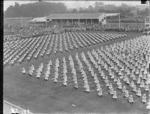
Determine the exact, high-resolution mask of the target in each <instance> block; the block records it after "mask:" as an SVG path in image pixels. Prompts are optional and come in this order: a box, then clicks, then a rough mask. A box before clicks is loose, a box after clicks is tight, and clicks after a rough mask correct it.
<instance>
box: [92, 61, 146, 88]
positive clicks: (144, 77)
mask: <svg viewBox="0 0 150 114" xmlns="http://www.w3.org/2000/svg"><path fill="white" fill-rule="evenodd" d="M92 61H93V59H92ZM96 63H97V62H96V61H94V65H95V67H97V64H96ZM106 68H107V67H106ZM107 70H109V69H107ZM119 75H121V70H120V71H119ZM131 76H134V77H133V78H134V79H135V75H131ZM122 78H123V76H122ZM141 78H143V79H144V80H146V79H147V78H146V76H145V75H144V76H143V77H141ZM127 83H128V80H127ZM141 84H142V85H141V86H142V87H143V86H144V85H143V83H141Z"/></svg>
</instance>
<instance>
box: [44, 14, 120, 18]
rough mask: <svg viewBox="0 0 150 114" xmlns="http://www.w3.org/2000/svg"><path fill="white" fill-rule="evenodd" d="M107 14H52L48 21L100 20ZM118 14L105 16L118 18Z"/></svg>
mask: <svg viewBox="0 0 150 114" xmlns="http://www.w3.org/2000/svg"><path fill="white" fill-rule="evenodd" d="M102 15H105V13H68V14H50V15H49V16H47V18H48V19H50V20H52V19H99V18H100V17H101V16H102ZM116 15H118V13H106V15H105V16H116Z"/></svg>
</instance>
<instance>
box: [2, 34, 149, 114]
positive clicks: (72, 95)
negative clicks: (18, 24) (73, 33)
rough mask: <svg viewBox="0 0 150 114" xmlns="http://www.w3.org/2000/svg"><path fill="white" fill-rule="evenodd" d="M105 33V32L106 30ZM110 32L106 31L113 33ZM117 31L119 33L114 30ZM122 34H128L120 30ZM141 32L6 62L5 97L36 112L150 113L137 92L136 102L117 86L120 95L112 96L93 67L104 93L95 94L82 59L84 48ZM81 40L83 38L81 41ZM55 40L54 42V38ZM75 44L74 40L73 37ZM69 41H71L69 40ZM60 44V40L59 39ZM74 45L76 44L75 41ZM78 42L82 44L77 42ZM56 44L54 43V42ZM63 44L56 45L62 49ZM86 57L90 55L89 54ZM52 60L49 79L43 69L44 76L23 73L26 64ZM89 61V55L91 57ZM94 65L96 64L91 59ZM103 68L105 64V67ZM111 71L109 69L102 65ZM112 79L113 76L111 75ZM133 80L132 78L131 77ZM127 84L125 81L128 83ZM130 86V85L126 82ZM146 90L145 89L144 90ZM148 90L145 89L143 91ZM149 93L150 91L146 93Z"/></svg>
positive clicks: (115, 40)
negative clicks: (85, 80)
mask: <svg viewBox="0 0 150 114" xmlns="http://www.w3.org/2000/svg"><path fill="white" fill-rule="evenodd" d="M104 33H105V32H104ZM110 33H111V32H107V34H110ZM105 34H106V33H105ZM115 34H118V33H115ZM119 34H126V33H120V32H119ZM139 35H140V34H138V33H127V37H123V38H117V39H114V40H111V41H109V40H108V41H106V42H101V43H100V42H99V43H96V44H92V45H91V46H88V47H86V46H84V47H83V48H78V49H76V48H73V49H72V50H71V49H69V50H68V51H67V52H66V51H62V52H58V53H56V54H55V53H51V54H50V55H48V56H45V55H44V56H43V57H40V56H39V57H38V58H37V59H31V60H29V61H26V60H24V61H23V62H22V63H21V64H19V63H16V64H14V65H6V66H5V67H4V68H3V70H4V89H3V90H4V95H3V97H4V99H5V100H7V101H9V102H11V103H14V104H16V105H18V106H21V107H22V108H25V109H30V111H31V112H33V113H54V112H59V113H62V112H65V113H75V112H76V113H77V112H80V113H87V112H91V113H107V114H109V113H111V114H112V113H114V114H123V113H125V114H148V113H149V112H148V110H146V109H145V107H146V105H145V104H143V103H142V102H141V99H140V97H137V96H136V95H135V94H134V93H132V92H131V93H132V94H133V95H134V96H133V97H134V100H135V102H134V104H130V103H129V102H128V100H127V98H124V97H123V94H122V92H121V91H119V90H117V96H118V99H117V100H114V99H112V96H111V95H110V94H109V93H108V88H107V87H106V86H105V83H104V82H103V80H102V79H101V78H100V74H99V73H98V71H96V70H94V71H95V73H96V74H97V76H98V77H99V80H100V84H101V86H102V89H103V96H102V97H99V96H98V95H97V94H96V90H95V85H94V82H93V79H92V78H91V74H90V72H89V71H88V69H87V66H86V65H85V63H84V61H83V60H82V58H81V56H80V54H81V52H84V53H85V54H86V53H87V52H88V51H92V50H93V49H97V47H99V48H100V47H101V46H105V45H109V44H113V43H115V42H121V41H124V40H127V39H128V40H129V39H132V38H135V37H136V36H139ZM80 42H82V41H80ZM54 43H55V42H54ZM71 43H72V45H73V44H74V43H73V41H71ZM67 44H68V42H67ZM58 45H59V42H58ZM73 46H74V45H73ZM78 46H79V44H78ZM54 47H55V46H54ZM54 47H52V51H54ZM59 47H60V45H59V46H58V47H57V48H58V50H59ZM63 49H65V48H64V46H63ZM76 53H78V54H79V58H80V60H81V63H82V65H83V66H84V67H83V68H84V70H85V71H86V74H87V77H88V81H89V85H90V93H86V92H85V91H84V87H83V80H82V78H81V73H80V72H79V67H78V64H77V61H76V59H75V55H76ZM69 55H71V56H72V58H73V60H74V65H75V69H76V70H77V78H78V86H79V88H78V89H75V88H74V86H73V81H72V80H73V79H72V73H71V68H70V66H69V65H70V64H69V59H68V56H69ZM63 57H65V58H66V63H67V70H68V72H67V77H68V83H67V86H66V87H64V86H63V85H62V82H63V64H62V58H63ZM86 57H87V58H88V56H87V54H86ZM56 58H58V59H59V61H60V67H59V76H58V83H54V81H53V79H54V78H53V77H54V73H55V70H54V67H55V60H56ZM49 60H52V70H51V74H50V76H49V79H48V81H45V80H44V72H42V74H41V78H40V79H38V78H36V74H34V75H33V77H31V76H29V75H28V74H22V72H21V70H22V67H25V69H26V70H28V69H29V67H30V66H31V65H34V67H35V69H37V68H38V67H39V65H40V64H41V63H43V64H44V71H45V66H46V65H47V63H48V61H49ZM88 60H89V62H90V59H88ZM90 63H91V65H92V68H95V66H94V65H93V64H92V62H90ZM102 69H103V68H102ZM103 70H104V72H106V75H108V73H107V71H106V70H105V69H103ZM110 80H111V79H110ZM131 80H132V79H131ZM111 83H112V84H113V85H114V88H115V90H116V89H117V88H116V85H115V83H114V82H113V81H112V80H111ZM125 85H126V84H125ZM126 86H127V88H129V87H128V85H126ZM142 92H143V91H142ZM144 93H146V92H144ZM146 95H148V93H146Z"/></svg>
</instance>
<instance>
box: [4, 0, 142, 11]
mask: <svg viewBox="0 0 150 114" xmlns="http://www.w3.org/2000/svg"><path fill="white" fill-rule="evenodd" d="M37 1H38V0H37ZM37 1H36V0H35V1H21V0H20V1H19V0H18V1H14V0H7V1H4V5H3V6H4V9H3V11H6V10H7V8H8V7H9V6H11V5H13V6H14V5H15V2H17V3H19V4H27V3H34V2H37ZM49 2H55V3H58V2H62V3H65V5H66V6H67V7H68V8H80V7H82V8H87V7H88V6H89V5H94V3H95V2H96V1H49ZM101 2H103V3H104V4H114V5H116V6H119V5H121V4H122V3H125V4H127V5H132V6H135V5H141V2H140V1H101Z"/></svg>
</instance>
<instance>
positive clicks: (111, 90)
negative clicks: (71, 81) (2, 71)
mask: <svg viewBox="0 0 150 114" xmlns="http://www.w3.org/2000/svg"><path fill="white" fill-rule="evenodd" d="M42 66H43V65H42V64H41V66H40V68H41V67H42ZM31 69H32V70H33V69H34V67H33V65H32V66H31ZM31 72H32V71H30V73H31ZM81 72H82V75H83V77H84V79H83V80H84V87H85V91H86V92H90V89H89V85H88V82H87V76H86V74H85V72H84V70H81ZM24 73H25V72H24ZM31 74H32V73H31ZM95 77H96V75H95ZM64 79H65V77H64ZM95 80H98V79H97V78H95ZM97 82H98V81H95V83H97ZM97 84H98V83H97ZM64 85H65V84H64ZM106 86H108V87H109V89H110V94H113V97H112V98H113V99H117V94H116V91H113V87H112V84H109V81H108V80H107V81H106ZM98 88H99V89H98ZM97 89H98V95H99V96H102V95H103V93H102V89H101V87H100V85H99V86H97ZM122 91H123V92H124V94H125V95H124V96H125V97H126V98H128V99H129V102H130V103H133V102H134V100H133V98H132V96H131V95H129V92H128V90H126V87H125V86H123V88H122ZM137 95H138V96H141V92H140V89H139V91H138V93H137ZM142 102H143V103H146V95H145V94H143V95H142Z"/></svg>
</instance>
